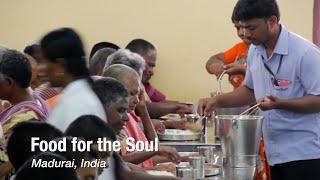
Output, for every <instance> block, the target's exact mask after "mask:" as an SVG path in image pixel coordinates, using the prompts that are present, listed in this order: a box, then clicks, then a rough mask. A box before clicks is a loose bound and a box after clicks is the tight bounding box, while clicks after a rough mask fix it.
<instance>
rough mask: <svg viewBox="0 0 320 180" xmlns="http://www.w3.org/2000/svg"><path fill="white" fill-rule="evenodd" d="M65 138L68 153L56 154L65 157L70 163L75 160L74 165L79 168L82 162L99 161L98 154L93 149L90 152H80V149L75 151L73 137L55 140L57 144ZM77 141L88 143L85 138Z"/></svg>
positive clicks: (60, 152) (58, 152)
mask: <svg viewBox="0 0 320 180" xmlns="http://www.w3.org/2000/svg"><path fill="white" fill-rule="evenodd" d="M63 138H66V151H57V152H55V153H56V154H59V155H61V156H63V157H65V158H66V159H67V160H68V161H73V160H74V165H76V166H77V167H80V166H81V161H82V160H86V161H91V160H95V159H99V155H98V152H97V151H96V150H94V149H92V148H90V150H89V151H83V152H80V151H78V149H76V151H73V145H72V143H71V141H72V138H73V137H71V136H69V137H62V138H57V139H55V141H57V142H59V141H62V140H63ZM77 141H86V140H85V139H83V138H77Z"/></svg>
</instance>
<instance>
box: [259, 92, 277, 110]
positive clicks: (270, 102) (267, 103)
mask: <svg viewBox="0 0 320 180" xmlns="http://www.w3.org/2000/svg"><path fill="white" fill-rule="evenodd" d="M279 102H280V99H279V98H278V97H276V96H274V95H272V94H268V95H267V97H266V98H264V99H263V100H262V101H260V108H261V110H263V111H268V110H271V109H277V108H278V105H279Z"/></svg>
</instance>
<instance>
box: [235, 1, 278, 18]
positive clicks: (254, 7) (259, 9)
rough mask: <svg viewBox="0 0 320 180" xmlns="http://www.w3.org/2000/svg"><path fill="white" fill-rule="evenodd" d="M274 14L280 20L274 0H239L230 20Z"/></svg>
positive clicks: (267, 16) (266, 16) (264, 16)
mask: <svg viewBox="0 0 320 180" xmlns="http://www.w3.org/2000/svg"><path fill="white" fill-rule="evenodd" d="M271 16H276V17H277V19H278V21H279V20H280V12H279V6H278V4H277V1H276V0H239V1H238V2H237V4H236V5H235V7H234V9H233V13H232V17H231V19H232V21H241V20H250V19H255V18H259V19H260V18H269V17H271Z"/></svg>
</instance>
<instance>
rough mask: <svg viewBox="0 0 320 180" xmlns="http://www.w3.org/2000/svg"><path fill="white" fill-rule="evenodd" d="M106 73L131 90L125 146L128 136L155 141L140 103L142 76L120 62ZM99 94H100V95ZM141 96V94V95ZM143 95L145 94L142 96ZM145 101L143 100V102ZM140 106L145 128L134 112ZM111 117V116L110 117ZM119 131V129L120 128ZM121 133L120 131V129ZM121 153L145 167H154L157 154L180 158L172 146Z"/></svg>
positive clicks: (172, 159) (169, 157)
mask: <svg viewBox="0 0 320 180" xmlns="http://www.w3.org/2000/svg"><path fill="white" fill-rule="evenodd" d="M104 75H105V76H106V77H112V78H115V79H117V80H118V81H120V82H121V83H122V84H123V85H124V86H125V87H126V88H127V89H128V91H129V93H130V102H129V110H130V111H131V112H130V113H127V116H128V122H127V123H126V124H125V126H124V134H123V137H121V136H120V137H119V138H120V139H122V142H123V147H126V146H127V144H126V142H127V141H126V138H129V137H132V138H134V139H135V141H143V142H154V141H155V138H156V137H157V135H156V133H155V130H154V128H153V125H152V123H151V121H150V118H149V117H148V115H147V111H146V107H145V105H143V104H139V105H138V103H139V90H140V89H139V84H140V78H139V75H138V74H137V73H136V72H135V71H134V70H133V69H132V68H130V67H128V66H125V65H120V64H115V65H111V66H110V67H109V68H108V69H107V70H106V71H105V72H104ZM98 96H99V95H98ZM140 97H141V96H140ZM142 97H143V96H142ZM143 102H144V101H141V103H143ZM136 106H137V109H139V108H140V110H139V111H140V112H141V114H143V113H144V114H143V116H142V117H144V118H141V121H144V125H146V126H145V127H144V130H142V129H141V127H140V126H139V125H138V123H137V121H139V120H140V118H138V116H136V115H135V114H134V112H133V111H134V109H135V108H136ZM108 118H109V117H108ZM118 131H119V130H118ZM119 133H120V131H119ZM121 154H122V156H123V158H124V160H125V161H127V162H131V163H134V164H140V163H141V167H145V168H153V166H154V163H153V160H152V159H151V157H154V156H155V155H162V156H166V157H168V159H169V160H171V161H173V162H178V161H179V160H180V156H179V155H178V153H177V151H176V150H175V149H174V148H171V147H160V148H159V151H151V152H147V151H141V152H138V151H135V152H128V151H126V148H123V150H122V151H121Z"/></svg>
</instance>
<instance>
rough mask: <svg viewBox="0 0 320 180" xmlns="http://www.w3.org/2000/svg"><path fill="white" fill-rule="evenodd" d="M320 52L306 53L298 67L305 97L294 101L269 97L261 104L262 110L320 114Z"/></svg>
mask: <svg viewBox="0 0 320 180" xmlns="http://www.w3.org/2000/svg"><path fill="white" fill-rule="evenodd" d="M319 58H320V52H319V51H318V50H317V49H316V48H315V47H313V48H310V49H309V50H308V51H306V52H305V54H304V56H303V57H302V60H301V61H300V64H299V65H298V66H297V75H298V77H299V79H300V82H301V85H302V86H303V88H304V91H305V94H306V95H305V96H303V97H297V98H294V99H280V98H278V97H275V96H274V95H267V98H265V99H264V100H263V101H262V102H261V109H263V110H269V109H286V110H289V111H293V112H297V113H315V112H320V108H319V107H320V106H319V105H320V97H319V95H320V78H319V77H320V71H319V68H320V62H319Z"/></svg>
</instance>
